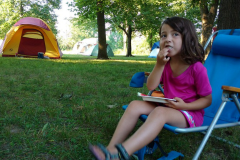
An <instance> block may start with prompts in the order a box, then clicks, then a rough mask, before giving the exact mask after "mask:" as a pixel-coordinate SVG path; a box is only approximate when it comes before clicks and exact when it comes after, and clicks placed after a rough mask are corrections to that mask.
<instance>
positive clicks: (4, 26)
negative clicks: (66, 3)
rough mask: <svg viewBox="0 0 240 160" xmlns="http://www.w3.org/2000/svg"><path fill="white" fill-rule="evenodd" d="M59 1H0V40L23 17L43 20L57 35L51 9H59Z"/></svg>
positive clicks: (54, 16) (53, 14)
mask: <svg viewBox="0 0 240 160" xmlns="http://www.w3.org/2000/svg"><path fill="white" fill-rule="evenodd" d="M60 3H61V0H44V1H36V0H1V1H0V30H1V33H0V38H3V37H4V36H5V34H6V33H7V31H8V30H9V29H10V28H11V27H12V26H13V25H14V24H15V23H16V22H17V21H18V20H20V19H21V18H23V17H35V18H40V19H42V20H44V21H45V22H46V23H47V24H48V25H49V26H50V28H51V29H52V31H53V33H55V34H56V33H57V30H56V28H55V23H56V21H57V16H56V15H55V13H54V12H53V9H59V8H60Z"/></svg>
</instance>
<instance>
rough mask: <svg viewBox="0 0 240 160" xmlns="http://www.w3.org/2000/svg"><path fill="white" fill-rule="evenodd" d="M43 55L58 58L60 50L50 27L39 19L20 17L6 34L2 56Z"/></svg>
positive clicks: (1, 49)
mask: <svg viewBox="0 0 240 160" xmlns="http://www.w3.org/2000/svg"><path fill="white" fill-rule="evenodd" d="M38 52H42V53H43V54H44V56H45V57H49V58H53V59H58V58H61V56H62V52H61V50H60V48H59V46H58V42H57V39H56V38H55V36H54V34H53V32H52V31H51V29H50V27H49V26H48V25H47V24H46V22H44V21H43V20H41V19H38V18H33V17H26V18H22V19H20V20H19V21H18V22H17V23H15V24H14V25H13V27H12V28H11V29H10V30H9V31H8V33H7V34H6V36H5V38H4V40H3V42H2V44H1V46H0V54H2V57H16V56H19V57H38Z"/></svg>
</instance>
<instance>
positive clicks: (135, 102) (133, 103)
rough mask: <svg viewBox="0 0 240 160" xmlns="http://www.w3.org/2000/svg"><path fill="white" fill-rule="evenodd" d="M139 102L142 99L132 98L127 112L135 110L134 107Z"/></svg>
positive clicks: (136, 106)
mask: <svg viewBox="0 0 240 160" xmlns="http://www.w3.org/2000/svg"><path fill="white" fill-rule="evenodd" d="M141 103H142V101H138V100H134V101H132V102H130V103H129V105H128V107H127V110H126V111H127V112H129V111H136V109H137V108H138V107H139V106H140V105H141Z"/></svg>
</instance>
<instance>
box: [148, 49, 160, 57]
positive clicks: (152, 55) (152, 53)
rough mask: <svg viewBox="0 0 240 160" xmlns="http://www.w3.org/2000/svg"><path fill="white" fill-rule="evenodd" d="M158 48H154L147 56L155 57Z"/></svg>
mask: <svg viewBox="0 0 240 160" xmlns="http://www.w3.org/2000/svg"><path fill="white" fill-rule="evenodd" d="M159 49H160V48H154V49H153V50H152V51H151V53H150V54H149V56H148V58H156V57H157V54H158V52H159Z"/></svg>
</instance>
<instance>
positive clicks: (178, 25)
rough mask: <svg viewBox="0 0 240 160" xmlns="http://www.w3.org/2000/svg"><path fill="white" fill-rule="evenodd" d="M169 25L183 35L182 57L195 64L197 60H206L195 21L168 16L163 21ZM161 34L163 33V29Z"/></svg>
mask: <svg viewBox="0 0 240 160" xmlns="http://www.w3.org/2000/svg"><path fill="white" fill-rule="evenodd" d="M163 24H167V25H169V26H170V27H171V28H172V29H173V30H175V31H177V32H179V33H180V34H181V35H182V49H181V51H180V54H181V57H182V58H183V60H184V61H185V62H187V63H188V64H193V63H195V62H197V61H200V62H203V61H204V56H205V55H204V50H203V47H202V46H201V45H200V43H199V42H198V37H197V33H196V30H195V26H194V25H193V23H192V22H191V21H190V20H188V19H185V18H181V17H171V18H167V19H166V20H165V21H164V22H163V23H162V26H163ZM162 26H161V28H160V32H159V34H160V35H161V29H162Z"/></svg>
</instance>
